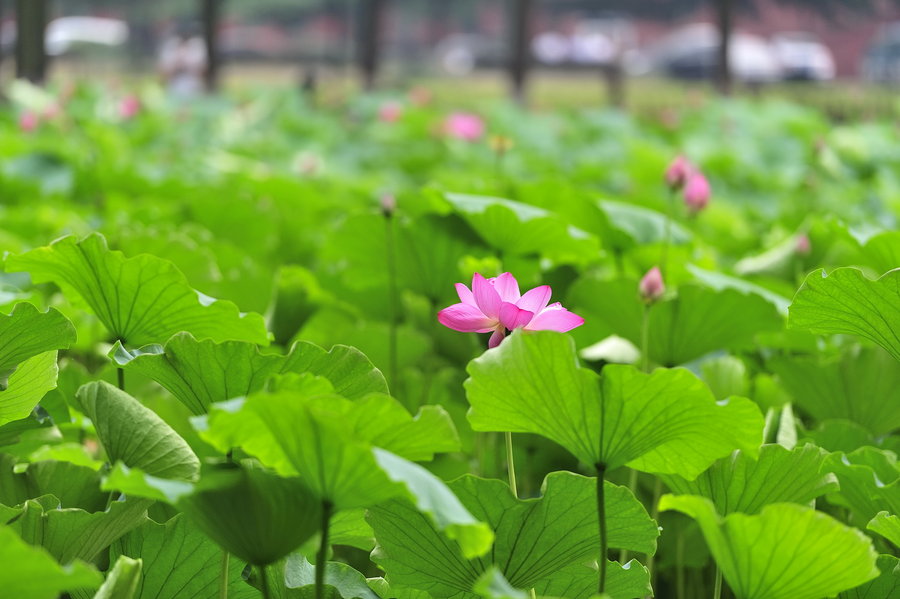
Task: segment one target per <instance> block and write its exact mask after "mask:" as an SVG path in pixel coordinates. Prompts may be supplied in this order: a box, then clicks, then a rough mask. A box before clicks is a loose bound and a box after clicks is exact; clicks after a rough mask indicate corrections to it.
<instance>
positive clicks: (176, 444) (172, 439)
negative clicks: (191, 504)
mask: <svg viewBox="0 0 900 599" xmlns="http://www.w3.org/2000/svg"><path fill="white" fill-rule="evenodd" d="M76 399H77V400H78V402H79V404H80V405H81V408H82V410H83V411H84V413H85V414H87V415H88V417H90V419H91V421H92V422H93V423H94V427H95V428H96V430H97V436H98V437H99V438H100V442H101V443H102V444H103V449H105V450H106V454H107V456H109V461H110V462H117V461H121V462H122V463H124V464H125V465H126V466H129V467H132V468H139V469H141V470H143V471H144V472H146V473H147V474H150V475H153V476H158V477H160V478H167V479H172V480H188V481H189V480H196V479H197V475H198V473H199V471H200V460H199V459H198V458H197V456H196V455H194V452H193V451H191V448H190V446H189V445H188V444H187V442H186V441H185V440H184V439H182V438H181V437H180V436H179V435H178V433H176V432H175V431H174V430H172V428H171V427H170V426H169V425H168V424H166V423H165V421H163V419H162V418H160V417H159V416H157V415H156V413H155V412H153V410H150V409H149V408H145V407H144V406H143V405H141V404H140V402H138V401H137V400H136V399H134V398H133V397H131V396H130V395H128V394H127V393H125V392H124V391H121V390H119V389H117V388H116V387H113V386H112V385H110V384H109V383H106V382H104V381H95V382H93V383H88V384H86V385H83V386H82V387H81V388H80V389H79V390H78V393H77V394H76Z"/></svg>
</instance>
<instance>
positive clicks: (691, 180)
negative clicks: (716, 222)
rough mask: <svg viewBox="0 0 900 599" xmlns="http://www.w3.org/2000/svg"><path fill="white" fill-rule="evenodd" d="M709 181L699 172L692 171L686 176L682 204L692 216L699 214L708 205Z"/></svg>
mask: <svg viewBox="0 0 900 599" xmlns="http://www.w3.org/2000/svg"><path fill="white" fill-rule="evenodd" d="M710 193H711V192H710V188H709V181H707V180H706V177H704V176H703V174H702V173H701V172H700V171H697V170H695V171H693V172H691V173H690V174H689V175H688V178H687V182H685V184H684V203H685V204H687V207H688V210H690V211H691V213H692V214H696V213H697V212H700V211H701V210H703V209H704V208H706V205H707V204H709V196H710Z"/></svg>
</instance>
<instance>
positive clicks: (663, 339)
mask: <svg viewBox="0 0 900 599" xmlns="http://www.w3.org/2000/svg"><path fill="white" fill-rule="evenodd" d="M569 303H570V304H571V309H572V310H574V311H575V312H576V313H578V314H581V315H582V316H584V318H585V319H586V320H589V321H593V322H595V323H599V324H602V325H604V326H605V327H606V328H607V329H608V330H609V332H611V333H614V334H616V335H619V336H620V337H624V338H625V339H628V340H629V341H631V342H632V343H633V344H635V346H637V347H640V346H641V327H642V323H643V318H644V304H643V302H642V301H641V299H640V296H639V294H638V282H637V281H634V280H631V279H619V280H615V281H601V280H597V279H592V278H582V279H580V280H579V281H578V282H576V283H575V285H573V287H572V289H571V290H570V292H569ZM738 314H739V315H740V317H739V318H738V317H736V315H738ZM783 325H784V319H783V318H782V316H781V315H779V313H778V310H777V308H776V307H775V305H773V303H772V302H770V301H769V300H768V299H766V298H764V297H763V296H761V295H759V294H757V293H754V292H748V291H745V290H742V289H741V290H739V289H736V288H733V287H724V288H722V289H721V290H716V289H711V288H709V287H706V286H701V285H697V284H685V285H681V286H680V287H679V288H678V294H677V295H676V296H674V297H671V298H666V299H663V300H662V301H660V302H657V303H656V304H654V305H653V306H652V307H651V308H650V311H649V314H648V325H647V326H648V331H649V333H648V339H647V343H648V352H649V355H650V359H651V360H652V361H653V362H655V363H657V364H662V365H663V366H677V365H679V364H685V363H687V362H690V361H692V360H695V359H697V358H699V357H701V356H704V355H706V354H708V353H710V352H712V351H716V350H724V349H733V348H740V347H742V346H744V345H746V344H748V343H750V342H752V340H753V338H754V336H755V335H756V334H757V333H760V332H763V331H773V330H779V329H781V328H782V327H783Z"/></svg>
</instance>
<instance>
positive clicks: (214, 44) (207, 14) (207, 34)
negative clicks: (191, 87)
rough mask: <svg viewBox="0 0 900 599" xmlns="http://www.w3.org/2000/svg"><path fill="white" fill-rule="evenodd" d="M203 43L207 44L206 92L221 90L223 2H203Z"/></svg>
mask: <svg viewBox="0 0 900 599" xmlns="http://www.w3.org/2000/svg"><path fill="white" fill-rule="evenodd" d="M202 2H203V9H202V12H203V41H204V42H205V43H206V77H205V79H206V91H208V92H214V91H216V90H217V89H218V88H219V67H220V64H221V57H220V55H219V16H220V11H221V8H222V0H202Z"/></svg>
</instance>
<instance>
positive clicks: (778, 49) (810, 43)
mask: <svg viewBox="0 0 900 599" xmlns="http://www.w3.org/2000/svg"><path fill="white" fill-rule="evenodd" d="M772 47H773V48H774V50H775V54H776V55H777V56H778V62H779V63H780V64H781V76H782V79H785V80H787V81H829V80H831V79H834V76H835V74H836V69H835V66H834V57H833V56H832V54H831V50H829V49H828V47H827V46H826V45H825V44H823V43H822V42H821V41H820V40H819V38H817V37H816V36H815V35H813V34H811V33H803V32H788V33H778V34H776V35H773V36H772Z"/></svg>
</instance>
